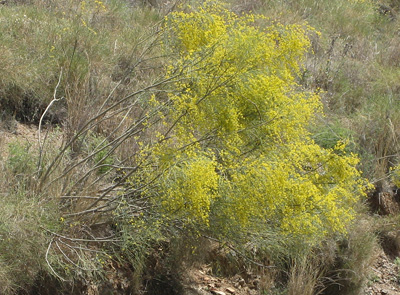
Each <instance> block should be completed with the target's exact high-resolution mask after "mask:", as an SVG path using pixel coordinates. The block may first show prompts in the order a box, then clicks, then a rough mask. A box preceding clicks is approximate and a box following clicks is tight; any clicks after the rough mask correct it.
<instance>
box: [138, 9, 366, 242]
mask: <svg viewBox="0 0 400 295" xmlns="http://www.w3.org/2000/svg"><path fill="white" fill-rule="evenodd" d="M261 20H262V22H260V21H261ZM266 22H268V20H267V19H264V18H263V17H262V16H254V15H247V16H237V15H235V14H234V13H231V12H229V11H228V10H226V9H225V8H224V7H223V5H221V4H218V3H217V2H212V1H207V2H205V3H204V4H203V6H201V7H200V8H197V9H192V10H191V11H190V12H174V13H172V14H170V15H169V16H168V17H167V19H166V21H165V27H164V32H165V39H164V41H163V44H164V49H165V51H166V53H167V54H168V56H172V57H176V58H174V59H171V62H170V64H169V65H168V66H167V76H168V77H176V76H178V77H179V79H176V80H174V82H173V83H172V85H171V87H170V89H169V91H168V97H167V98H165V97H163V98H162V99H160V100H157V99H156V98H155V97H153V99H152V103H153V104H154V105H156V106H157V107H159V108H160V109H162V116H160V120H161V121H162V122H163V124H162V125H163V127H162V128H161V129H162V132H160V134H159V135H158V136H157V137H158V139H159V140H158V141H157V142H152V143H151V146H152V147H151V148H150V149H149V150H148V151H147V152H146V153H145V154H146V156H145V157H146V160H147V161H149V163H151V167H152V168H151V169H150V170H151V171H152V172H151V173H149V179H150V178H151V177H153V180H148V181H149V182H152V183H153V182H154V183H157V185H153V188H154V189H153V190H150V191H148V192H147V193H149V194H153V203H154V204H155V205H157V207H158V208H159V210H161V212H163V214H164V216H168V217H166V218H168V220H171V219H177V220H180V221H181V222H183V223H196V224H198V225H205V226H206V227H208V228H209V229H211V230H212V229H214V230H217V231H220V232H219V233H218V234H223V232H224V231H229V228H235V229H240V230H244V231H246V230H248V229H250V228H254V224H258V225H259V226H261V227H266V226H267V227H270V228H271V229H274V230H276V231H278V232H280V233H282V234H284V235H296V236H304V237H307V238H308V241H313V240H315V239H316V238H320V237H322V236H324V235H325V234H327V233H332V232H344V231H345V226H346V224H347V223H348V222H349V221H350V220H351V219H352V218H353V217H354V210H353V205H354V204H355V202H357V200H358V199H359V197H360V195H362V194H363V193H364V186H365V183H364V180H363V179H362V178H361V176H360V173H359V172H358V171H357V169H356V165H357V162H358V160H357V157H356V156H355V155H352V154H350V155H349V154H346V152H345V150H344V145H342V144H338V145H337V146H336V147H335V148H333V149H323V148H321V147H320V146H318V145H317V144H315V143H314V142H313V140H312V139H311V137H310V134H309V132H308V131H307V128H308V126H309V124H310V123H312V122H313V120H314V116H315V114H316V113H318V112H321V103H320V99H319V96H318V94H316V93H311V92H307V91H305V90H304V89H302V88H301V87H300V85H298V83H297V82H296V81H297V79H298V75H299V73H300V72H301V68H302V62H303V61H304V58H305V53H306V52H307V51H308V50H309V47H310V41H309V39H308V37H307V35H308V34H309V33H313V32H314V31H313V30H312V28H309V27H308V26H305V25H289V26H283V25H280V24H276V23H274V22H271V23H270V25H269V26H268V27H261V26H258V25H257V24H258V23H266ZM149 166H150V165H149ZM147 172H148V171H147ZM142 176H143V175H142ZM142 181H143V180H142Z"/></svg>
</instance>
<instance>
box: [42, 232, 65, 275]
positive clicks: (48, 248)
mask: <svg viewBox="0 0 400 295" xmlns="http://www.w3.org/2000/svg"><path fill="white" fill-rule="evenodd" d="M52 243H53V239H51V241H50V243H49V246H48V247H47V251H46V256H45V259H46V262H47V265H48V266H49V268H50V270H51V271H52V273H53V274H54V275H55V276H56V277H57V278H59V279H60V280H61V281H63V282H67V280H66V279H64V278H63V277H61V276H60V275H59V274H58V273H57V272H56V271H55V270H54V268H53V267H52V266H51V264H50V262H49V252H50V248H51V244H52Z"/></svg>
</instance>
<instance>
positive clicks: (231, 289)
mask: <svg viewBox="0 0 400 295" xmlns="http://www.w3.org/2000/svg"><path fill="white" fill-rule="evenodd" d="M225 290H226V291H227V292H228V293H230V294H235V289H233V288H230V287H228V288H226V289H225Z"/></svg>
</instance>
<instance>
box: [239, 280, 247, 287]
mask: <svg viewBox="0 0 400 295" xmlns="http://www.w3.org/2000/svg"><path fill="white" fill-rule="evenodd" d="M245 284H246V282H245V280H244V279H240V280H239V285H240V286H241V287H244V285H245Z"/></svg>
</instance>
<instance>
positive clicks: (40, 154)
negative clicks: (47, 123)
mask: <svg viewBox="0 0 400 295" xmlns="http://www.w3.org/2000/svg"><path fill="white" fill-rule="evenodd" d="M62 73H63V70H62V68H61V71H60V76H59V77H58V82H57V85H56V87H55V88H54V93H53V100H52V101H51V102H50V103H49V105H48V106H47V108H46V109H45V110H44V112H43V114H42V116H41V117H40V120H39V130H38V142H39V160H38V167H37V169H38V171H40V166H41V164H42V154H43V145H44V141H45V140H46V139H45V140H44V141H43V144H42V139H41V132H42V122H43V118H44V116H45V115H46V113H47V112H48V110H49V109H50V107H51V106H52V105H53V103H55V102H57V101H59V100H61V99H63V98H64V97H60V98H57V97H56V96H57V89H58V87H59V86H60V83H61V78H62Z"/></svg>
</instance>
